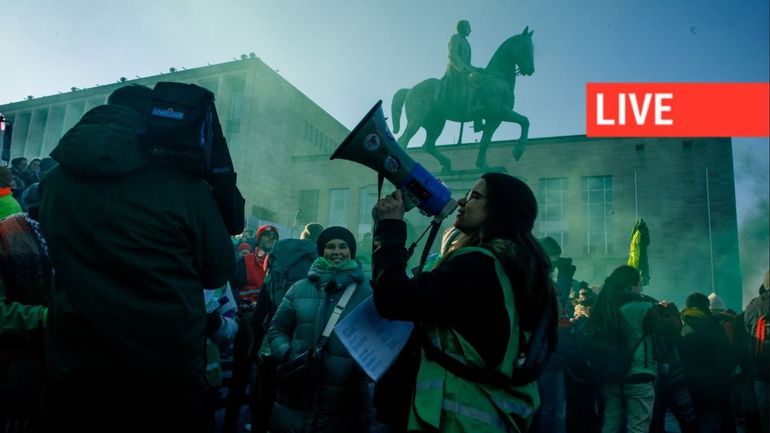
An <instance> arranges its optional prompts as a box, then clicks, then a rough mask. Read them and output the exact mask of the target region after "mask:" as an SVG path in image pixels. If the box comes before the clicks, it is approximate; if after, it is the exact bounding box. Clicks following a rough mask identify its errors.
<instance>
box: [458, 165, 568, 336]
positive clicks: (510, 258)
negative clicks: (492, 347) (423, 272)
mask: <svg viewBox="0 0 770 433" xmlns="http://www.w3.org/2000/svg"><path fill="white" fill-rule="evenodd" d="M481 178H482V179H484V181H485V183H486V187H487V191H486V209H487V212H488V216H487V219H486V221H485V222H484V223H483V224H482V227H481V230H480V231H479V233H475V234H470V235H468V236H466V238H464V239H461V240H460V241H459V242H458V247H462V246H482V247H485V248H487V249H489V250H490V251H492V252H493V253H494V254H495V255H496V256H497V257H498V259H500V261H501V262H502V263H503V268H504V269H505V272H506V274H507V275H508V278H509V279H510V280H511V283H512V285H513V289H514V294H515V296H516V310H517V311H518V313H519V318H520V325H521V326H522V328H523V329H525V330H533V329H534V328H535V326H536V325H537V323H538V320H539V319H540V317H541V315H542V314H543V312H544V311H545V309H546V308H548V306H549V303H551V302H555V298H556V292H555V290H554V287H553V282H552V281H551V277H550V271H551V262H550V260H549V259H548V256H547V255H546V253H545V251H543V248H542V247H541V246H540V243H539V242H538V241H537V239H536V238H535V237H534V236H533V235H532V227H533V226H534V223H535V217H536V216H537V201H536V200H535V195H534V194H533V193H532V190H531V189H530V188H529V186H527V184H526V183H524V182H523V181H521V180H519V179H517V178H515V177H513V176H510V175H507V174H503V173H485V174H484V175H482V176H481Z"/></svg>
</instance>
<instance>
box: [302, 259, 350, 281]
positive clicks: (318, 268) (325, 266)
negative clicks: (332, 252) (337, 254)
mask: <svg viewBox="0 0 770 433" xmlns="http://www.w3.org/2000/svg"><path fill="white" fill-rule="evenodd" d="M357 268H358V262H357V261H355V260H353V259H351V260H346V261H344V262H342V263H340V264H338V265H335V264H332V263H331V262H330V261H328V260H326V259H325V258H323V257H319V258H317V259H315V261H314V262H313V264H312V265H310V272H311V273H313V274H315V276H317V278H318V281H319V283H320V287H326V285H327V284H329V282H330V281H332V280H333V279H334V277H336V276H337V273H338V272H342V273H347V272H349V271H353V270H356V269H357Z"/></svg>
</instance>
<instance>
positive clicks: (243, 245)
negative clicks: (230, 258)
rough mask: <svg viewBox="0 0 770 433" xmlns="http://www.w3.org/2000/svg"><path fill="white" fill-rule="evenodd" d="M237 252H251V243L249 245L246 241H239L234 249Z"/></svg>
mask: <svg viewBox="0 0 770 433" xmlns="http://www.w3.org/2000/svg"><path fill="white" fill-rule="evenodd" d="M236 250H237V251H238V252H239V253H240V252H241V251H243V250H246V251H249V252H251V245H249V243H248V242H241V243H240V244H238V248H237V249H236Z"/></svg>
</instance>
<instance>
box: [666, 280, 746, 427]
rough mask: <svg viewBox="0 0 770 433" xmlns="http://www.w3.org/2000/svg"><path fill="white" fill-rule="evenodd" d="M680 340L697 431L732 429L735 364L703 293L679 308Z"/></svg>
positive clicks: (693, 295) (721, 329)
mask: <svg viewBox="0 0 770 433" xmlns="http://www.w3.org/2000/svg"><path fill="white" fill-rule="evenodd" d="M682 320H683V321H684V327H683V328H682V340H681V342H680V343H679V353H680V355H681V358H682V366H683V367H684V372H685V378H686V380H687V384H688V386H689V388H690V395H691V396H692V400H693V403H695V413H696V416H697V418H698V427H699V429H698V430H699V431H700V432H702V433H710V432H714V433H717V432H724V433H729V432H730V431H733V432H734V431H735V420H734V419H733V416H732V413H731V411H730V408H731V402H730V391H731V375H732V371H733V369H734V368H735V366H736V361H735V358H734V357H733V354H732V353H731V350H730V342H729V340H728V338H727V335H725V332H724V329H723V328H722V326H721V325H720V324H719V322H718V321H717V319H716V318H714V317H713V316H712V314H711V311H710V310H709V299H708V297H706V295H704V294H703V293H693V294H691V295H689V296H688V297H687V300H686V308H685V309H684V310H682Z"/></svg>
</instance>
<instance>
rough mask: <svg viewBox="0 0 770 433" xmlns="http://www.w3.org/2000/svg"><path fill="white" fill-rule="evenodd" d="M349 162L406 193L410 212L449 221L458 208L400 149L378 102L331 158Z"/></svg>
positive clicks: (440, 185) (434, 181) (433, 180)
mask: <svg viewBox="0 0 770 433" xmlns="http://www.w3.org/2000/svg"><path fill="white" fill-rule="evenodd" d="M337 158H340V159H347V160H349V161H353V162H357V163H359V164H363V165H365V166H367V167H369V168H371V169H372V170H375V171H376V172H378V173H380V174H381V175H382V176H383V177H384V178H385V179H388V181H390V182H391V183H392V184H393V185H394V186H395V187H396V188H398V189H400V190H401V191H402V192H403V193H404V194H403V196H404V204H405V205H406V210H409V209H412V208H414V207H415V206H416V207H417V208H418V209H420V211H422V213H424V214H425V215H427V216H436V217H437V218H445V217H446V216H448V215H449V214H450V213H452V212H453V211H454V210H455V209H456V208H457V202H456V201H455V200H453V199H452V194H451V193H450V192H449V188H447V187H446V185H444V184H443V183H442V182H441V181H439V180H438V179H436V178H435V177H434V176H433V175H432V174H430V172H428V170H426V169H425V168H424V167H423V166H422V165H420V164H419V163H417V162H416V161H415V160H414V159H412V157H411V156H409V154H408V153H406V151H404V149H402V148H401V146H399V144H398V142H397V141H396V139H395V138H394V137H393V134H391V133H390V129H389V128H388V124H387V123H385V116H384V115H383V113H382V101H378V102H377V103H376V104H375V105H374V107H372V109H371V110H369V113H367V114H366V116H364V118H363V119H362V120H361V121H360V122H359V123H358V125H356V127H355V128H353V131H352V132H351V133H350V134H349V135H348V136H347V137H346V138H345V140H344V141H343V142H342V144H340V145H339V147H337V150H335V151H334V153H333V154H332V156H331V157H329V159H337Z"/></svg>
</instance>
